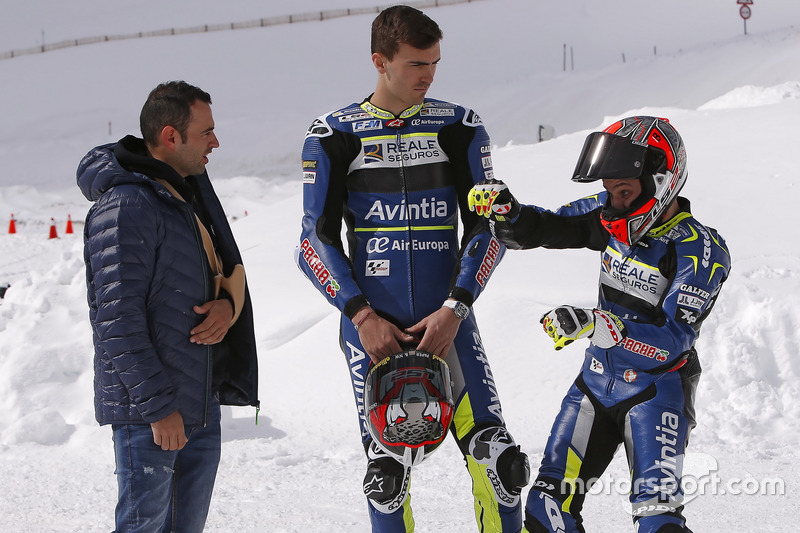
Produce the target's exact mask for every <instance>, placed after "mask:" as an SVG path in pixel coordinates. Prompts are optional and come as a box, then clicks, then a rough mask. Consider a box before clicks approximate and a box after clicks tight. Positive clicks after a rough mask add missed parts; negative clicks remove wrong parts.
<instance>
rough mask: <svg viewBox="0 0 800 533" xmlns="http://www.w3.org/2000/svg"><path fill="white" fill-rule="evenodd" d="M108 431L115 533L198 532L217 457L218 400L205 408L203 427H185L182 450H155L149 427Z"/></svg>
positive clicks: (212, 480) (137, 425)
mask: <svg viewBox="0 0 800 533" xmlns="http://www.w3.org/2000/svg"><path fill="white" fill-rule="evenodd" d="M112 428H113V432H114V435H113V438H114V455H115V457H116V463H117V465H116V471H115V474H117V484H118V486H119V500H118V501H117V509H116V531H117V533H123V532H124V533H129V532H130V533H132V532H137V533H139V532H141V533H144V532H148V533H155V532H163V533H166V532H173V531H180V532H181V533H192V532H201V531H203V527H204V526H205V523H206V517H207V515H208V506H209V504H210V503H211V492H212V491H213V489H214V479H215V478H216V476H217V466H218V465H219V458H220V448H221V440H222V439H221V436H220V409H219V402H218V401H217V400H213V401H212V403H211V405H210V406H209V419H208V426H206V427H202V426H187V427H186V437H187V438H188V442H187V443H186V446H184V447H183V449H182V450H175V451H164V450H162V449H161V447H160V446H156V444H155V443H154V442H153V431H152V429H151V428H150V424H126V425H114V426H112Z"/></svg>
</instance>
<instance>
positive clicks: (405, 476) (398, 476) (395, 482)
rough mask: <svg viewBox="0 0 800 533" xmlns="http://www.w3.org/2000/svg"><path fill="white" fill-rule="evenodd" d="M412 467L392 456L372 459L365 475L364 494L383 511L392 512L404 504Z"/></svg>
mask: <svg viewBox="0 0 800 533" xmlns="http://www.w3.org/2000/svg"><path fill="white" fill-rule="evenodd" d="M410 475H411V468H410V467H405V466H403V465H402V464H400V463H398V462H397V461H395V460H394V459H392V458H389V457H381V458H379V459H371V460H370V461H369V463H367V473H366V475H365V476H364V495H365V496H366V497H367V498H369V499H370V501H371V503H372V505H373V506H374V507H375V508H376V509H377V510H379V511H380V512H382V513H386V514H389V513H392V512H394V511H396V510H397V509H399V508H400V506H402V505H403V502H404V501H405V499H406V496H407V494H408V481H409V477H410Z"/></svg>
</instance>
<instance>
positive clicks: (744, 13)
mask: <svg viewBox="0 0 800 533" xmlns="http://www.w3.org/2000/svg"><path fill="white" fill-rule="evenodd" d="M739 15H740V16H741V17H742V18H743V19H744V20H747V19H749V18H750V15H752V12H751V11H750V7H749V6H746V5H742V7H740V8H739Z"/></svg>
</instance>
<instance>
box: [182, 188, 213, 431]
mask: <svg viewBox="0 0 800 533" xmlns="http://www.w3.org/2000/svg"><path fill="white" fill-rule="evenodd" d="M184 203H186V202H184ZM186 206H187V207H186V208H184V213H186V214H187V216H188V219H189V224H191V226H192V229H193V231H194V237H195V242H196V243H198V246H199V251H200V261H201V263H200V264H202V265H203V266H204V267H205V264H206V263H207V262H208V259H207V258H206V252H205V248H203V245H202V242H203V238H202V236H201V235H200V228H198V227H197V224H202V222H200V221H199V220H197V219H196V217H195V216H194V210H193V209H192V207H191V206H190V205H189V204H188V203H186ZM201 270H202V271H203V287H205V288H204V289H203V291H204V294H205V296H206V301H207V302H208V301H210V300H211V295H210V294H209V292H208V287H209V279H208V269H207V268H202V269H201ZM212 367H213V365H212V356H211V346H210V345H206V391H205V392H206V393H205V395H204V396H205V398H204V400H203V427H207V426H208V408H209V396H210V395H211V369H212Z"/></svg>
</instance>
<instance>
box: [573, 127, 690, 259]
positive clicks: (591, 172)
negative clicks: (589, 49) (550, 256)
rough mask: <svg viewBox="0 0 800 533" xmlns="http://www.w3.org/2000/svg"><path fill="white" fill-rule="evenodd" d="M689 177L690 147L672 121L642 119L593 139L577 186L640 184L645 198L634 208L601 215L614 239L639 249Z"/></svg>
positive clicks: (580, 160)
mask: <svg viewBox="0 0 800 533" xmlns="http://www.w3.org/2000/svg"><path fill="white" fill-rule="evenodd" d="M686 177H687V172H686V147H685V146H684V145H683V140H682V139H681V136H680V135H679V134H678V132H677V131H676V130H675V128H673V127H672V125H671V124H670V123H669V120H667V119H665V118H656V117H647V116H639V117H628V118H624V119H622V120H620V121H618V122H615V123H614V124H612V125H610V126H609V127H607V128H606V129H605V130H603V131H602V132H595V133H591V134H589V136H588V137H587V138H586V142H585V143H584V145H583V150H582V151H581V155H580V157H579V158H578V164H577V165H576V167H575V172H574V173H573V177H572V180H573V181H577V182H590V181H596V180H601V179H625V178H629V179H639V181H640V182H641V184H642V194H641V195H639V198H637V199H636V200H635V201H634V202H633V204H632V205H631V206H630V207H629V208H627V209H624V210H623V209H615V208H613V207H611V204H610V201H606V204H605V206H604V207H603V210H602V212H601V215H600V218H601V220H602V222H603V226H604V227H605V228H606V229H607V230H608V232H609V233H611V235H613V236H614V237H615V238H616V239H617V240H619V241H622V242H624V243H627V244H629V245H633V244H636V243H637V242H638V241H639V240H640V239H641V238H642V237H643V236H644V235H645V234H646V233H647V231H648V230H649V229H650V228H651V227H652V226H653V224H655V223H656V222H657V221H659V220H660V219H661V217H662V216H663V215H664V213H665V212H666V211H667V209H668V208H669V206H670V205H671V204H672V202H673V200H675V198H676V197H677V196H678V193H679V192H680V190H681V189H682V188H683V186H684V184H685V183H686Z"/></svg>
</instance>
